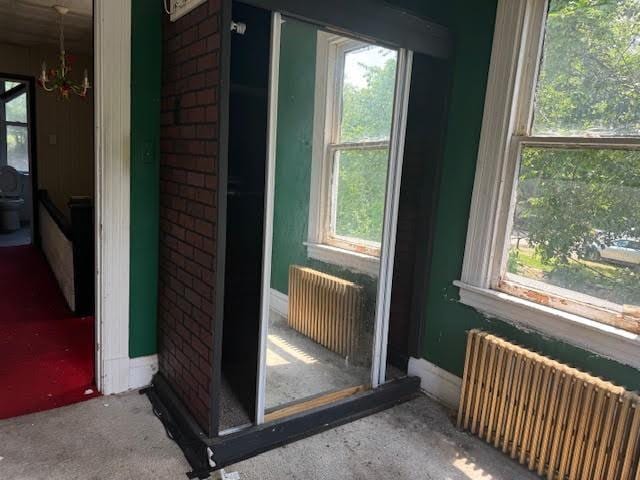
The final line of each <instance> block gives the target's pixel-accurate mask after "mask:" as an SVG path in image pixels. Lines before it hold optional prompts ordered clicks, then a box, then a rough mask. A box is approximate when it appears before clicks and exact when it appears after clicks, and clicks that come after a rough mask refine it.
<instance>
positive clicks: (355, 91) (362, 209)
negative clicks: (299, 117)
mask: <svg viewBox="0 0 640 480" xmlns="http://www.w3.org/2000/svg"><path fill="white" fill-rule="evenodd" d="M360 67H361V68H363V69H364V70H365V73H364V78H365V82H364V85H361V86H357V85H352V84H350V83H345V84H344V88H343V103H342V128H341V141H342V142H364V141H376V140H388V139H389V133H390V131H391V116H392V113H393V92H394V84H395V74H396V61H395V57H394V58H388V59H387V60H386V61H385V62H384V64H383V65H382V66H372V65H365V64H360ZM336 155H338V162H336V164H337V169H336V172H334V174H336V175H337V185H338V189H337V190H338V195H337V204H336V225H335V229H336V233H337V234H338V235H342V236H347V237H354V238H359V239H363V240H368V241H371V242H380V240H381V238H382V223H383V218H384V201H385V190H386V178H387V161H388V156H389V151H388V149H387V148H377V149H365V148H362V149H349V150H342V151H340V152H337V154H336Z"/></svg>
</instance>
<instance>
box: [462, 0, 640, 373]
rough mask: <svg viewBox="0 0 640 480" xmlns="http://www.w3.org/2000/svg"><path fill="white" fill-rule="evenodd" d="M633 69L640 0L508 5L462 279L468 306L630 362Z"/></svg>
mask: <svg viewBox="0 0 640 480" xmlns="http://www.w3.org/2000/svg"><path fill="white" fill-rule="evenodd" d="M507 18H508V19H510V20H509V21H508V23H509V24H508V25H507V24H503V22H504V21H505V20H506V19H507ZM638 72H640V1H638V0H615V1H612V2H599V1H588V2H574V1H569V0H550V1H549V2H545V1H542V0H517V1H510V0H506V1H505V0H501V1H500V6H499V10H498V21H497V28H496V33H495V37H494V47H493V53H492V68H491V72H490V77H491V78H490V79H489V85H490V86H489V88H488V91H487V101H486V104H485V118H484V121H483V132H482V139H481V145H480V150H479V156H478V166H477V169H478V170H477V173H476V183H475V186H474V198H473V204H472V214H471V218H470V225H469V232H468V235H467V247H466V252H465V262H464V267H463V275H462V280H461V282H456V284H457V285H458V286H460V287H461V292H460V296H461V301H462V302H464V303H467V304H470V305H472V306H475V307H477V308H480V309H481V310H485V311H487V312H488V313H491V314H496V315H499V316H502V317H507V319H508V320H513V321H515V322H519V323H525V324H527V326H532V327H534V328H537V329H539V330H542V331H544V332H545V333H550V334H554V335H556V334H559V335H560V336H564V337H565V339H566V340H568V341H571V342H572V343H575V342H579V343H582V344H583V346H586V347H588V348H591V349H593V350H595V351H598V352H601V353H606V354H607V355H609V356H612V357H614V358H617V359H619V360H621V361H623V362H624V363H627V364H629V362H632V363H633V362H636V363H634V365H636V366H637V365H640V363H639V362H640V360H639V359H638V358H637V357H638V355H637V352H638V350H637V349H638V347H639V346H640V342H639V341H638V335H637V334H638V333H640V256H639V255H638V253H637V250H634V249H633V248H631V247H628V246H629V245H637V244H638V242H639V241H640V77H639V76H638ZM536 305H538V307H536ZM599 325H600V326H599ZM610 327H613V328H610ZM587 330H588V331H590V332H594V331H597V332H598V333H600V334H602V335H604V336H606V337H607V338H605V337H599V338H595V339H594V336H593V335H592V333H588V332H587ZM612 339H613V340H612ZM609 340H612V341H609ZM616 341H617V342H618V343H617V344H616V343H615V342H616ZM607 342H609V343H607ZM620 342H627V347H628V348H630V349H632V350H631V351H633V352H634V353H633V354H632V355H630V356H626V357H625V355H624V353H622V352H624V351H625V347H620ZM629 342H630V343H629Z"/></svg>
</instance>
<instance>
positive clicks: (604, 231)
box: [507, 147, 640, 305]
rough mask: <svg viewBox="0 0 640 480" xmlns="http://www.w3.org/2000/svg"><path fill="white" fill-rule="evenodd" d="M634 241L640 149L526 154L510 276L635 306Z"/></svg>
mask: <svg viewBox="0 0 640 480" xmlns="http://www.w3.org/2000/svg"><path fill="white" fill-rule="evenodd" d="M638 237H640V151H623V150H587V149H550V148H532V147H529V148H525V149H524V151H523V155H522V159H521V166H520V172H519V184H518V190H517V201H516V207H515V215H514V225H513V230H512V232H511V239H510V242H511V243H510V250H509V257H508V261H507V272H509V273H511V274H517V275H520V276H523V277H527V278H529V279H533V280H537V281H540V282H544V283H546V284H549V285H554V286H557V287H563V288H566V289H570V290H574V291H577V292H580V293H583V294H587V295H591V296H594V297H598V298H600V299H604V300H608V301H610V302H614V303H618V304H632V305H640V288H639V286H640V249H637V248H633V245H637V242H638ZM621 245H627V247H628V246H629V245H631V247H630V248H627V247H622V246H621Z"/></svg>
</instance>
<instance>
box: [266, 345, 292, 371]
mask: <svg viewBox="0 0 640 480" xmlns="http://www.w3.org/2000/svg"><path fill="white" fill-rule="evenodd" d="M288 364H289V362H287V361H286V360H285V359H284V358H282V357H281V356H280V355H278V354H277V353H276V352H274V351H273V350H271V349H270V348H267V367H277V366H278V365H288Z"/></svg>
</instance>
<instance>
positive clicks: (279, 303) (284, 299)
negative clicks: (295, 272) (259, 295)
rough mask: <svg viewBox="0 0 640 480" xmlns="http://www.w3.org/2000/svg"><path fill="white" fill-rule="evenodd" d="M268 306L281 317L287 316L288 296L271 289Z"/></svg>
mask: <svg viewBox="0 0 640 480" xmlns="http://www.w3.org/2000/svg"><path fill="white" fill-rule="evenodd" d="M269 308H270V309H271V310H273V311H274V312H275V313H277V314H278V315H280V316H281V317H283V318H288V317H289V297H288V296H287V295H285V294H284V293H282V292H279V291H278V290H274V289H273V288H272V289H271V294H270V298H269Z"/></svg>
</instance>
